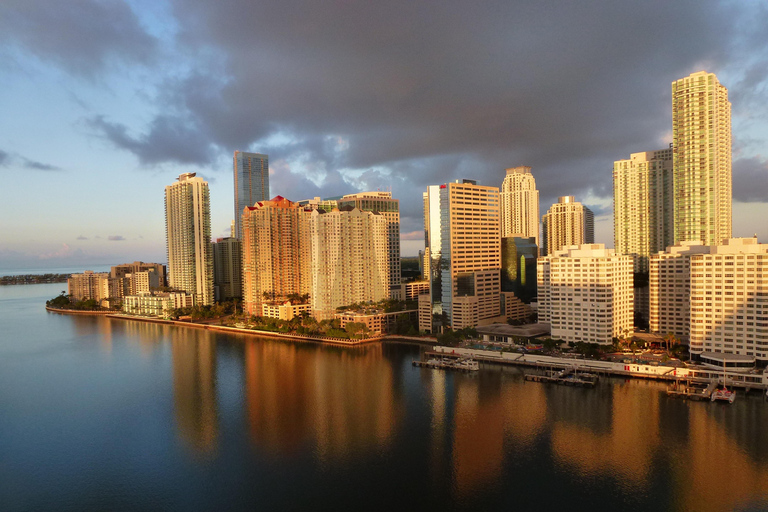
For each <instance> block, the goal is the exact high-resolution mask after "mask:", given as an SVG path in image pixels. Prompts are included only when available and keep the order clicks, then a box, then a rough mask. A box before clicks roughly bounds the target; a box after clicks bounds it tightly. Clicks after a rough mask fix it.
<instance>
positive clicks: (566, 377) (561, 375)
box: [525, 368, 599, 388]
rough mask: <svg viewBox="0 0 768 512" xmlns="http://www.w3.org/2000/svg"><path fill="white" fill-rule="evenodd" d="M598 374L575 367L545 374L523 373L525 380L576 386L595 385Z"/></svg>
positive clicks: (590, 386) (586, 386)
mask: <svg viewBox="0 0 768 512" xmlns="http://www.w3.org/2000/svg"><path fill="white" fill-rule="evenodd" d="M598 378H599V377H598V376H597V375H595V374H593V373H585V372H579V371H577V370H576V368H566V369H564V370H561V371H550V372H547V374H546V375H539V374H534V373H527V374H525V380H527V381H530V382H548V383H553V384H559V385H562V386H577V387H583V388H593V387H595V386H596V385H597V381H598Z"/></svg>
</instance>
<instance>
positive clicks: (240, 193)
mask: <svg viewBox="0 0 768 512" xmlns="http://www.w3.org/2000/svg"><path fill="white" fill-rule="evenodd" d="M233 161H234V167H235V237H236V238H238V239H240V240H242V239H243V230H242V226H241V224H240V222H241V220H242V219H241V216H242V215H243V208H245V207H246V206H253V205H254V204H256V203H257V202H258V201H266V200H268V199H269V157H268V156H267V155H262V154H260V153H246V152H244V151H235V156H234V158H233Z"/></svg>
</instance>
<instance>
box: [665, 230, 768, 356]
mask: <svg viewBox="0 0 768 512" xmlns="http://www.w3.org/2000/svg"><path fill="white" fill-rule="evenodd" d="M680 275H682V276H683V277H682V278H675V277H677V276H680ZM766 290H768V244H759V243H757V239H756V238H731V239H727V240H723V241H722V244H720V245H711V246H704V245H701V243H700V242H688V243H685V244H683V245H680V246H674V247H670V249H669V251H668V252H667V253H661V254H658V255H656V256H654V257H653V258H652V259H651V330H652V331H655V332H657V333H658V334H659V335H666V334H668V333H671V334H674V335H675V336H676V337H677V338H678V339H681V340H683V341H686V340H687V341H688V343H689V349H690V352H691V355H693V356H698V355H701V354H704V353H707V352H722V353H726V354H739V355H741V356H752V357H755V358H756V359H758V360H760V361H762V362H766V361H768V292H767V291H766ZM673 300H674V302H673ZM681 305H682V307H680V306H681Z"/></svg>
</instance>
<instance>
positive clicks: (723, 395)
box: [710, 362, 736, 404]
mask: <svg viewBox="0 0 768 512" xmlns="http://www.w3.org/2000/svg"><path fill="white" fill-rule="evenodd" d="M710 400H711V401H713V402H714V401H715V400H722V401H724V402H728V403H729V404H732V403H733V401H734V400H736V392H735V391H731V390H730V389H728V386H726V385H725V362H723V389H716V390H714V391H713V392H712V397H711V398H710Z"/></svg>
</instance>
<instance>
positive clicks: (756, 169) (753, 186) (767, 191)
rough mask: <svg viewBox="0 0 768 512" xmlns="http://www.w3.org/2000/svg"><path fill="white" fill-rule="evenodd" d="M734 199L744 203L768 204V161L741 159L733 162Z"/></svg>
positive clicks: (756, 158)
mask: <svg viewBox="0 0 768 512" xmlns="http://www.w3.org/2000/svg"><path fill="white" fill-rule="evenodd" d="M733 199H734V200H735V201H741V202H744V203H766V202H768V159H765V158H760V157H754V158H740V159H738V160H736V161H734V162H733Z"/></svg>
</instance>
